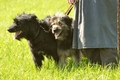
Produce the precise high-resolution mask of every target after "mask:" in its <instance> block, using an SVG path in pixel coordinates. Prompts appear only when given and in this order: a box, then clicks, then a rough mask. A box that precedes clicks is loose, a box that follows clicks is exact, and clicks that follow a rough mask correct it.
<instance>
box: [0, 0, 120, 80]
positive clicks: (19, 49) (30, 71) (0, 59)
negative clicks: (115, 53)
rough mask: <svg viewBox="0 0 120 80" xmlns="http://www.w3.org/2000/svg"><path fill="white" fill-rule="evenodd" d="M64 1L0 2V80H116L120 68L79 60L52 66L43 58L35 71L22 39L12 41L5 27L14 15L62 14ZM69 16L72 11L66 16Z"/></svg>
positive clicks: (24, 41)
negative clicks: (64, 64)
mask: <svg viewBox="0 0 120 80" xmlns="http://www.w3.org/2000/svg"><path fill="white" fill-rule="evenodd" d="M68 7H69V5H68V3H67V0H54V1H53V0H0V80H120V65H119V66H118V68H116V69H111V68H102V67H100V66H99V65H97V64H96V65H91V64H90V63H87V59H85V58H83V60H82V62H81V64H80V65H79V66H73V65H72V64H71V61H70V60H69V64H68V65H67V66H66V67H65V68H64V69H62V68H58V67H57V66H55V64H54V61H53V60H49V59H47V58H46V57H45V61H43V66H42V69H41V70H39V71H36V69H35V66H34V63H33V60H32V55H31V52H30V49H29V46H28V43H27V41H26V40H25V39H23V40H22V41H21V42H20V41H17V40H14V39H13V35H14V34H10V33H8V32H7V28H8V27H9V26H10V25H11V24H12V23H13V18H15V17H16V16H17V15H18V14H21V13H23V12H25V13H34V14H36V15H37V17H38V18H39V19H43V18H44V17H45V16H47V15H53V14H55V13H56V12H58V11H60V12H63V13H64V12H65V11H66V10H67V8H68ZM70 16H71V17H73V10H72V12H71V13H70Z"/></svg>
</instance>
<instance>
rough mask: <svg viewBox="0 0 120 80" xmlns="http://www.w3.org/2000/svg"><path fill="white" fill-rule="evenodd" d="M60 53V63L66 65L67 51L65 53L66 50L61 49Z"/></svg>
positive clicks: (62, 65)
mask: <svg viewBox="0 0 120 80" xmlns="http://www.w3.org/2000/svg"><path fill="white" fill-rule="evenodd" d="M58 54H59V58H60V60H59V65H60V66H61V67H64V66H65V64H66V63H67V56H66V53H65V51H62V50H61V51H59V52H58Z"/></svg>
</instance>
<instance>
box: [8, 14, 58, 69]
mask: <svg viewBox="0 0 120 80" xmlns="http://www.w3.org/2000/svg"><path fill="white" fill-rule="evenodd" d="M49 28H50V27H49V24H47V22H46V20H38V19H37V17H36V15H34V14H25V13H22V14H20V15H18V16H17V17H16V18H15V19H14V22H13V24H12V26H10V27H9V29H8V31H9V32H10V33H15V39H17V40H20V39H22V38H25V39H26V40H27V41H28V43H29V46H30V49H31V52H32V55H33V60H34V63H35V65H36V67H41V66H42V60H44V57H43V54H45V55H47V56H52V57H53V59H54V60H55V62H56V63H58V61H59V56H58V54H57V43H56V40H55V38H54V35H53V34H52V32H51V31H50V30H49Z"/></svg>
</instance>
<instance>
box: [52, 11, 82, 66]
mask: <svg viewBox="0 0 120 80" xmlns="http://www.w3.org/2000/svg"><path fill="white" fill-rule="evenodd" d="M72 23H73V19H72V18H70V17H69V16H67V15H64V14H61V13H57V14H55V15H54V16H53V17H52V19H51V29H52V33H53V34H54V36H55V39H56V41H57V52H58V55H59V58H60V64H61V65H64V64H66V62H67V57H68V56H71V57H72V59H73V62H74V63H78V62H79V61H80V54H79V51H78V50H76V49H72V39H73V27H72Z"/></svg>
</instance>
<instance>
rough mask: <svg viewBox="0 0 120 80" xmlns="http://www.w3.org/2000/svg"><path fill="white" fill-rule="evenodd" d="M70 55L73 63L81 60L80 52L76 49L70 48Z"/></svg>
mask: <svg viewBox="0 0 120 80" xmlns="http://www.w3.org/2000/svg"><path fill="white" fill-rule="evenodd" d="M71 57H72V60H73V62H74V63H75V64H79V63H80V61H81V53H80V51H79V50H78V49H71Z"/></svg>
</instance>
